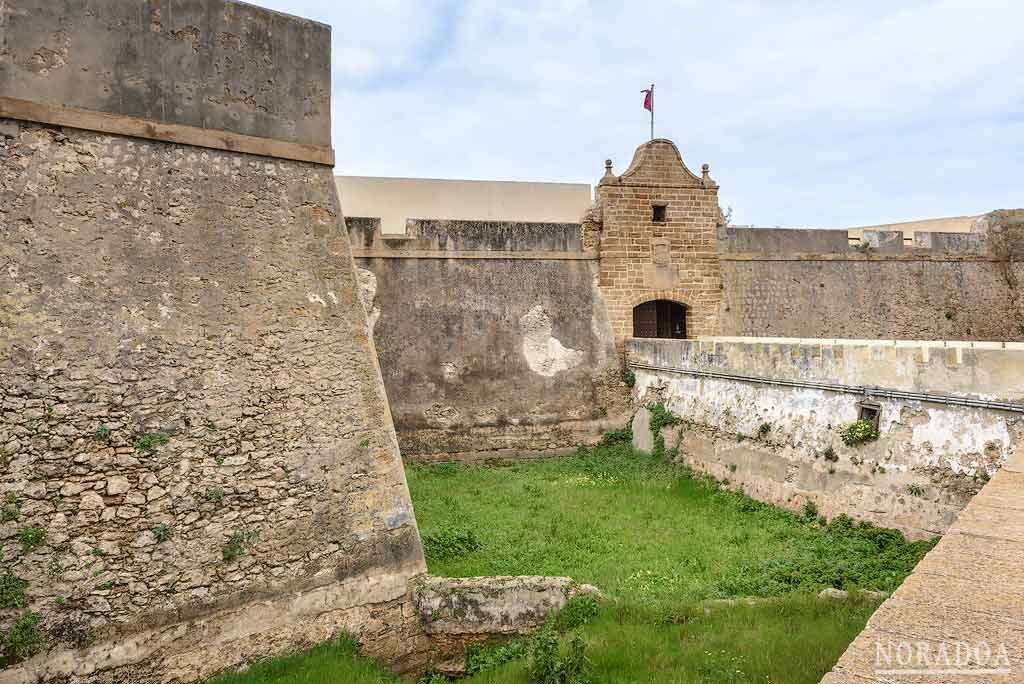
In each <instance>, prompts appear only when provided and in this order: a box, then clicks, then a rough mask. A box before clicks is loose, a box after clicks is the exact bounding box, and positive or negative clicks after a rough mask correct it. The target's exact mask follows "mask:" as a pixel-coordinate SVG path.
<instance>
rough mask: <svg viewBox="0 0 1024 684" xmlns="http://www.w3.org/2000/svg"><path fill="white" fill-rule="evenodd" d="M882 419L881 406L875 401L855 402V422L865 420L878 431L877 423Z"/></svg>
mask: <svg viewBox="0 0 1024 684" xmlns="http://www.w3.org/2000/svg"><path fill="white" fill-rule="evenodd" d="M881 417H882V405H881V404H879V403H878V402H877V401H859V402H857V420H866V421H868V422H869V423H871V424H872V425H874V426H875V432H877V431H878V422H879V420H880V419H881Z"/></svg>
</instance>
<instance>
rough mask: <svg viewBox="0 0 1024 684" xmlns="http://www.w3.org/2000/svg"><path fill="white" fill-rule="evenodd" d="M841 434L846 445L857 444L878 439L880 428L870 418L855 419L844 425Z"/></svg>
mask: <svg viewBox="0 0 1024 684" xmlns="http://www.w3.org/2000/svg"><path fill="white" fill-rule="evenodd" d="M840 435H841V436H842V438H843V444H845V445H846V446H857V445H858V444H863V443H864V442H870V441H872V440H875V439H878V428H876V427H875V424H874V423H872V422H871V421H870V420H855V421H854V422H852V423H850V424H849V425H847V426H846V427H844V428H843V430H842V432H841V433H840Z"/></svg>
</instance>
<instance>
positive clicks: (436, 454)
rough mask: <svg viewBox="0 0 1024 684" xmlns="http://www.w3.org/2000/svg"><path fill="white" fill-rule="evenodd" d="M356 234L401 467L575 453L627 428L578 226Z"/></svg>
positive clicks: (462, 224)
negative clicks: (407, 461)
mask: <svg viewBox="0 0 1024 684" xmlns="http://www.w3.org/2000/svg"><path fill="white" fill-rule="evenodd" d="M347 225H348V228H349V234H350V236H351V238H352V244H353V247H354V250H355V254H356V258H357V263H358V265H359V270H360V278H361V280H362V284H363V288H364V289H363V292H364V295H365V303H366V307H367V313H368V318H369V320H370V324H371V325H372V327H373V331H374V338H375V340H376V347H377V352H378V355H379V359H380V365H381V369H382V372H383V376H384V383H385V385H386V387H387V392H388V397H389V398H390V402H391V412H392V415H393V416H394V420H395V426H396V429H397V430H398V438H399V442H400V444H401V447H402V453H403V455H404V457H406V458H416V459H426V460H449V459H458V460H474V459H485V458H494V457H508V456H513V455H528V454H529V453H531V452H532V453H545V452H546V453H550V452H552V451H554V450H560V449H574V448H575V447H576V446H577V445H579V444H580V443H584V442H592V441H595V440H596V439H597V438H598V437H599V436H600V434H601V433H602V432H603V431H604V430H606V429H607V428H608V427H609V426H610V425H612V424H615V425H616V426H618V425H620V424H621V422H622V421H623V420H624V419H625V418H624V402H625V398H626V392H625V389H624V387H623V385H622V383H621V374H620V373H619V372H618V369H617V366H618V364H617V361H616V360H615V352H614V346H613V344H612V339H611V334H610V330H609V325H608V318H607V312H606V310H605V305H604V301H603V299H602V297H601V293H600V291H599V290H598V288H597V286H596V277H597V262H596V261H595V259H594V255H593V254H592V253H589V252H585V251H584V250H583V249H582V247H581V244H580V230H579V225H578V224H545V223H504V222H486V221H428V220H414V221H410V222H409V225H408V226H407V230H408V233H407V235H406V236H403V237H400V238H394V237H392V236H390V235H385V236H381V234H380V230H379V221H378V220H376V219H363V218H348V219H347Z"/></svg>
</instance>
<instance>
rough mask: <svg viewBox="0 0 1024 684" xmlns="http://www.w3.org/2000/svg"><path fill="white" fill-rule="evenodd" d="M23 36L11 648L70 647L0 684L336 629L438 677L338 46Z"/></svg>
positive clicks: (16, 170)
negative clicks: (343, 159)
mask: <svg viewBox="0 0 1024 684" xmlns="http://www.w3.org/2000/svg"><path fill="white" fill-rule="evenodd" d="M0 22H2V23H3V46H2V47H3V49H2V50H0V115H2V116H5V117H7V118H0V394H2V399H0V450H2V451H0V453H2V465H3V468H2V474H0V492H2V493H0V496H2V497H3V505H4V509H3V510H4V514H3V517H2V522H0V553H2V558H3V570H2V572H0V574H2V575H4V577H5V580H6V581H9V582H10V581H13V580H12V578H17V580H18V581H21V582H24V583H26V584H24V592H25V599H24V601H20V600H18V601H14V602H13V603H14V605H7V606H5V607H4V608H3V609H2V610H0V627H2V628H3V629H5V630H6V629H8V628H9V627H10V626H11V625H12V624H13V623H14V621H15V620H18V619H23V618H26V616H31V615H33V614H34V615H36V616H38V617H39V620H40V621H39V622H38V624H37V625H36V628H37V629H38V630H40V631H41V632H42V633H43V634H44V635H45V638H46V640H47V646H46V650H45V651H44V652H43V653H41V654H39V655H37V656H35V657H33V658H31V659H29V660H26V661H24V662H22V663H19V664H16V665H13V666H10V667H7V668H6V669H4V670H2V671H0V682H3V683H4V684H11V683H14V682H30V681H31V682H35V681H38V680H45V681H50V680H56V679H61V681H63V679H62V678H64V677H69V676H70V677H77V678H79V679H76V680H75V681H86V680H88V681H128V680H130V681H133V682H148V681H162V682H166V681H191V680H194V679H197V678H199V677H202V676H205V675H207V674H210V673H211V672H214V671H216V670H219V669H221V668H224V667H227V666H230V665H234V664H238V663H242V662H247V661H251V660H253V659H255V658H259V657H265V656H267V655H269V654H273V653H277V652H281V651H283V650H288V649H293V648H297V647H303V646H309V645H312V644H315V643H318V642H320V641H322V640H324V639H326V638H329V637H330V636H332V635H334V634H335V633H337V631H338V630H339V629H342V628H347V629H350V630H351V631H353V632H354V633H356V634H357V635H359V636H360V638H361V640H362V641H363V643H364V645H365V647H366V649H367V651H368V652H369V653H371V654H376V655H379V656H380V657H382V658H383V659H385V660H387V661H389V662H393V663H401V664H402V666H403V667H415V665H416V663H417V662H418V661H422V660H423V659H424V658H425V657H426V655H425V654H426V652H427V650H428V649H429V647H430V643H429V639H428V638H427V637H426V636H425V635H424V634H422V631H421V630H420V629H419V625H418V623H417V622H416V621H415V620H409V619H406V618H408V617H409V616H413V615H415V606H414V604H413V595H412V590H411V586H410V579H411V578H414V577H416V576H419V575H421V574H422V573H424V572H425V570H426V567H425V563H424V560H423V553H422V550H421V546H420V540H419V535H418V533H417V528H416V522H415V518H414V516H413V511H412V506H411V503H410V500H409V494H408V491H407V488H406V484H405V476H404V472H403V468H402V462H401V459H400V456H399V452H398V447H397V443H396V439H395V434H394V429H393V427H392V423H391V418H390V413H389V411H388V405H387V400H386V395H385V391H384V387H383V384H382V382H381V379H380V373H379V370H378V367H377V363H376V357H375V351H374V347H373V341H372V339H371V337H370V336H369V334H368V330H367V327H366V321H365V316H364V314H363V311H362V308H361V306H360V303H359V299H358V286H357V281H356V276H355V269H354V267H353V262H352V258H351V254H350V248H349V241H348V237H347V235H346V233H345V229H344V224H343V222H342V216H341V209H340V207H339V205H338V201H337V194H336V190H335V186H334V179H333V176H332V172H331V167H330V166H329V165H328V164H329V163H330V162H329V160H330V157H331V156H332V155H331V152H330V147H329V145H330V117H329V112H330V73H329V65H330V30H329V28H328V27H326V26H323V25H320V24H316V23H314V22H309V21H304V20H301V19H297V18H294V17H289V16H285V15H281V14H277V13H274V12H270V11H267V10H263V9H259V8H255V7H251V6H247V5H243V4H239V3H234V2H222V1H208V0H173V1H172V0H161V1H157V2H145V3H125V2H121V1H120V0H85V1H82V0H46V2H39V1H37V0H9V1H8V2H6V3H5V4H4V7H3V13H2V14H0ZM39 122H42V123H39ZM50 123H57V124H63V126H55V125H48V124H50ZM182 140H185V141H189V142H191V144H182V143H181V142H179V141H182ZM238 149H245V150H248V151H251V152H256V153H258V154H246V153H242V152H239V151H235V150H238ZM297 159H305V160H306V161H298V160H297ZM325 161H326V162H327V164H325V163H323V162H325ZM8 665H10V664H9V663H8Z"/></svg>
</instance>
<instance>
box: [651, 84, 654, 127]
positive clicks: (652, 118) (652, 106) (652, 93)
mask: <svg viewBox="0 0 1024 684" xmlns="http://www.w3.org/2000/svg"><path fill="white" fill-rule="evenodd" d="M651 140H654V84H653V83H652V84H651Z"/></svg>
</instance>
